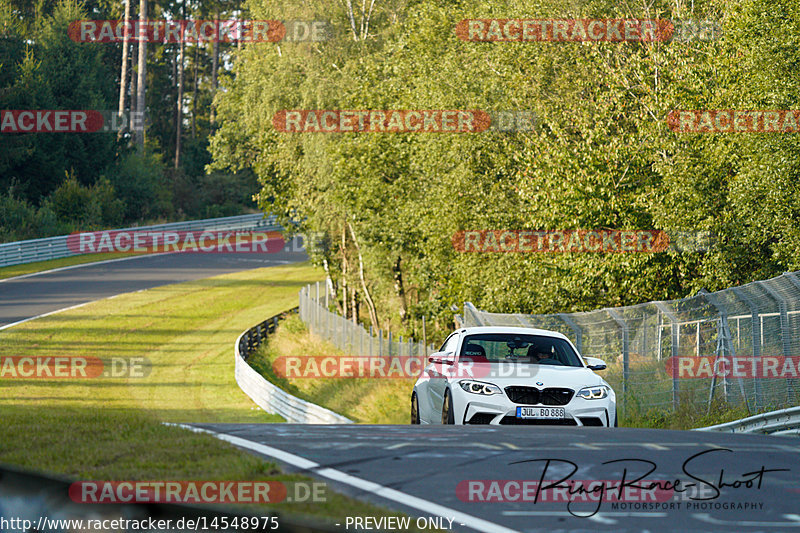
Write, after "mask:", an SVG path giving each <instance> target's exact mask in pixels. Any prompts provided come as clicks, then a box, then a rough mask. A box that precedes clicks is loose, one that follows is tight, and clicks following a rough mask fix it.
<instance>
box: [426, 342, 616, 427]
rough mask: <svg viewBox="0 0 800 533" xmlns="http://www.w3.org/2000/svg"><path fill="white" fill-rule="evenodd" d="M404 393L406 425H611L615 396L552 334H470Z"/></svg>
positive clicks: (599, 365) (593, 363)
mask: <svg viewBox="0 0 800 533" xmlns="http://www.w3.org/2000/svg"><path fill="white" fill-rule="evenodd" d="M428 361H429V364H428V365H427V366H426V367H425V371H424V372H423V374H422V376H421V377H420V378H419V379H418V380H417V382H416V383H415V384H414V392H413V393H412V394H411V423H412V424H439V423H441V424H507V425H526V424H527V425H562V426H603V427H611V426H616V425H617V410H616V406H617V404H616V395H615V393H614V390H613V389H612V388H611V387H610V386H609V385H608V383H606V382H605V381H604V380H603V378H601V377H600V376H598V375H597V374H595V373H594V372H593V371H594V370H603V369H604V368H606V364H605V363H604V362H603V361H602V360H600V359H596V358H594V357H586V358H583V357H581V356H580V355H579V354H578V350H576V349H575V346H573V345H572V343H571V342H570V341H569V339H567V337H565V336H564V335H562V334H561V333H558V332H555V331H546V330H541V329H532V328H517V327H472V328H465V329H460V330H458V331H456V332H455V333H453V334H451V335H450V336H449V337H448V338H447V340H446V341H445V342H444V344H443V345H442V347H441V348H440V350H439V351H438V352H436V353H434V354H432V355H431V356H430V357H429V358H428Z"/></svg>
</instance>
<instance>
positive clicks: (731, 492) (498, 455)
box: [0, 252, 800, 533]
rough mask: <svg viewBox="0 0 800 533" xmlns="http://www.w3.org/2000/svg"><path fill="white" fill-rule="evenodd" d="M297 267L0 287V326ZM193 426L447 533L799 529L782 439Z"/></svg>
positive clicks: (787, 446)
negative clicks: (570, 496)
mask: <svg viewBox="0 0 800 533" xmlns="http://www.w3.org/2000/svg"><path fill="white" fill-rule="evenodd" d="M305 259H306V255H305V254H304V253H296V252H294V253H292V252H281V253H275V254H269V255H268V256H266V255H261V256H248V255H244V254H164V255H157V256H142V257H136V258H131V259H126V260H123V261H114V262H107V263H99V264H89V265H82V266H79V267H69V268H66V269H62V270H59V271H53V272H49V273H42V274H36V275H32V276H27V277H22V278H18V279H10V280H6V281H0V329H2V328H3V326H4V325H5V326H8V325H9V324H13V323H15V322H18V321H21V320H25V319H30V318H32V317H35V316H38V315H41V314H44V313H48V312H52V311H56V310H59V309H63V308H66V307H69V306H73V305H78V304H81V303H84V302H89V301H93V300H97V299H100V298H106V297H109V296H113V295H115V294H120V293H125V292H131V291H136V290H140V289H146V288H151V287H156V286H159V285H164V284H169V283H177V282H182V281H189V280H196V279H201V278H206V277H210V276H214V275H218V274H223V273H227V272H235V271H240V270H248V269H253V268H260V267H264V266H272V265H280V264H286V263H292V262H298V261H303V260H305ZM231 342H233V341H231ZM193 427H194V428H198V429H201V430H205V431H212V432H215V433H217V434H218V436H219V437H220V438H223V439H224V440H228V441H229V442H232V443H233V444H235V445H237V446H240V447H242V448H244V449H247V450H248V451H250V452H252V453H257V454H259V455H262V456H265V457H268V458H269V459H270V460H277V461H278V462H279V463H281V464H282V465H284V466H285V468H286V469H287V470H290V471H301V472H306V473H309V474H311V475H312V476H315V477H318V478H319V479H321V480H324V481H326V482H327V483H329V484H330V485H331V487H332V488H333V489H335V490H337V491H340V492H343V493H346V494H350V495H353V496H356V497H358V498H362V499H366V500H370V501H373V502H375V503H378V504H381V505H385V506H388V507H391V508H394V509H399V510H402V511H405V512H407V513H408V514H409V515H410V516H412V517H425V516H428V517H432V516H443V517H445V518H448V517H449V518H451V519H453V522H452V528H453V529H454V530H456V531H482V532H487V533H488V532H497V533H509V532H513V531H520V532H522V531H530V532H534V531H548V532H554V533H559V532H567V531H570V532H598V531H614V532H641V533H644V532H652V533H656V532H700V531H709V532H711V531H713V532H723V531H724V532H728V531H742V532H747V533H755V532H760V531H763V532H776V531H787V532H788V531H795V532H800V475H798V474H800V440H797V439H795V438H791V437H768V436H757V435H732V434H721V433H701V432H678V431H660V430H644V429H629V428H619V429H605V428H565V427H555V428H553V427H546V426H539V427H522V426H492V427H489V426H466V427H463V426H438V427H437V426H410V425H409V426H366V425H341V426H304V425H286V424H208V425H204V424H197V425H194V426H193ZM698 454H699V455H698ZM548 460H549V462H548ZM610 461H615V462H610ZM651 469H652V471H651ZM784 469H785V470H784ZM773 470H784V471H773ZM639 478H642V481H637V480H638V479H639ZM540 479H543V480H544V483H545V484H546V483H548V482H549V483H554V482H556V481H559V480H566V481H565V483H566V482H570V483H571V484H570V487H571V488H570V490H579V489H580V487H586V488H587V489H591V487H592V486H590V485H588V483H589V482H591V481H595V482H597V481H598V480H605V482H606V483H607V484H613V485H617V486H618V485H619V483H620V481H621V480H623V479H624V481H625V483H627V484H628V485H627V486H628V487H629V488H626V489H625V490H626V491H628V492H627V493H626V495H625V496H624V497H623V498H622V499H623V501H622V502H620V501H619V498H615V493H614V492H613V490H607V492H606V498H605V499H606V501H602V502H599V504H598V501H597V496H596V494H594V493H592V494H588V495H587V494H583V495H581V494H579V493H578V496H581V497H583V498H584V502H581V503H579V504H572V505H570V506H568V504H567V502H566V501H565V498H566V494H565V489H563V488H562V489H560V490H561V492H560V493H558V492H557V491H555V492H554V491H553V489H550V492H546V491H545V492H542V494H545V496H543V497H542V499H539V500H538V501H536V502H534V501H532V499H533V497H534V496H536V494H537V492H536V486H535V485H534V484H532V483H531V482H538V481H539V480H540ZM492 480H495V481H500V482H497V483H492V482H491V481H492ZM470 481H472V483H470ZM503 481H512V483H504V482H503ZM514 481H516V483H513V482H514ZM581 481H583V484H581ZM654 481H658V482H659V483H660V484H661V486H662V487H664V486H665V485H670V484H671V485H672V486H675V484H676V483H677V482H678V481H680V485H678V486H679V488H680V489H681V492H678V491H671V490H665V491H661V492H659V493H658V494H656V492H655V491H652V490H651V491H641V490H637V489H636V486H639V487H641V486H643V485H646V483H647V482H651V483H652V482H654ZM526 482H528V483H527V484H526ZM576 487H577V489H576ZM594 487H597V485H594ZM717 487H720V492H719V493H717V492H716V491H717ZM524 488H527V490H528V492H527V494H523V490H524ZM668 488H669V487H668ZM548 495H549V496H548ZM470 498H472V501H471V499H470ZM514 498H516V500H515V499H514ZM693 498H694V499H693ZM481 499H488V500H499V499H505V500H509V499H510V500H511V501H481ZM553 500H555V501H553ZM623 504H625V505H626V506H625V507H623ZM656 504H659V505H658V506H657V507H656ZM665 504H666V505H665ZM670 504H672V505H671V506H670ZM576 515H577V516H576ZM447 525H448V523H447V522H445V523H444V526H445V529H449V528H447ZM341 527H342V529H343V530H347V529H346V524H345V523H342V524H341ZM357 530H359V529H355V528H350V529H349V531H357ZM389 530H390V531H391V529H389ZM360 531H367V529H360ZM373 531H374V529H373ZM395 531H397V530H395Z"/></svg>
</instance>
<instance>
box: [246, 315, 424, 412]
mask: <svg viewBox="0 0 800 533" xmlns="http://www.w3.org/2000/svg"><path fill="white" fill-rule="evenodd" d="M310 355H313V356H320V357H329V356H334V357H336V356H341V355H345V354H344V353H343V352H342V351H341V350H339V349H338V348H336V347H335V346H333V345H332V344H330V343H328V342H324V341H322V340H321V339H320V338H319V337H316V336H314V335H312V334H311V333H309V331H308V329H307V328H306V326H305V324H303V322H302V321H301V320H300V317H298V316H297V315H293V316H291V317H289V318H287V319H286V320H284V321H283V322H281V324H280V325H279V326H278V330H277V331H276V332H275V334H274V335H272V336H270V338H269V341H268V342H267V343H266V344H265V345H262V346H261V347H260V348H259V349H258V350H257V351H256V352H255V353H254V354H253V355H251V357H250V359H249V360H248V362H249V363H250V365H251V366H252V367H253V368H255V369H256V370H257V371H258V372H259V373H261V375H263V376H265V377H266V378H267V379H268V380H269V381H271V382H272V383H275V384H276V385H278V386H279V387H281V388H282V389H284V390H285V391H287V392H288V393H290V394H293V395H295V396H298V397H300V398H303V399H304V400H307V401H309V402H313V403H315V404H317V405H322V406H323V407H326V408H328V409H330V410H332V411H334V412H336V413H339V414H342V415H344V416H346V417H347V418H349V419H351V420H353V421H355V422H360V423H365V424H408V422H409V417H410V414H409V409H410V403H409V402H410V398H411V391H412V389H413V388H414V382H415V381H416V380H415V379H413V378H411V379H378V378H358V379H356V378H342V379H328V378H304V379H292V380H288V379H285V378H283V377H281V376H277V375H276V374H275V372H273V370H272V361H274V360H275V359H276V358H277V357H279V356H310Z"/></svg>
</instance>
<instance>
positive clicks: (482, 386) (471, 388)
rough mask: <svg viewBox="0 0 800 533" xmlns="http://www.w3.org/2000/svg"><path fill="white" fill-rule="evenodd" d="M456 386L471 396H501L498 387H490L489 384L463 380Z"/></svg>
mask: <svg viewBox="0 0 800 533" xmlns="http://www.w3.org/2000/svg"><path fill="white" fill-rule="evenodd" d="M458 384H459V385H460V386H461V388H462V389H464V390H465V391H467V392H471V393H472V394H483V395H486V396H488V395H491V394H502V391H501V390H500V387H498V386H497V385H492V384H491V383H483V382H480V381H472V380H469V379H465V380H462V381H459V382H458Z"/></svg>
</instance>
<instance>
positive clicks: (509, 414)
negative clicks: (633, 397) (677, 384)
mask: <svg viewBox="0 0 800 533" xmlns="http://www.w3.org/2000/svg"><path fill="white" fill-rule="evenodd" d="M458 396H459V398H458V399H457V400H456V401H455V402H454V405H455V406H458V405H461V406H463V407H462V408H461V409H458V408H457V410H456V413H454V414H455V419H456V423H461V424H493V425H545V426H601V427H611V426H613V425H614V419H615V417H616V402H615V401H614V399H612V397H611V396H609V397H608V398H603V399H599V400H585V399H583V398H581V397H578V396H574V397H573V398H572V399H571V400H570V402H569V403H567V404H566V405H557V406H556V405H541V404H519V403H514V402H512V401H511V400H510V399H509V398H508V397H506V396H505V395H500V394H493V395H491V396H487V397H486V398H485V399H484V398H479V397H477V398H476V396H477V395H475V394H470V393H466V392H464V393H462V394H459V395H458ZM458 400H460V401H458ZM517 407H556V408H558V407H560V408H563V409H564V411H565V415H566V418H560V419H522V418H517V417H516V415H517Z"/></svg>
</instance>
